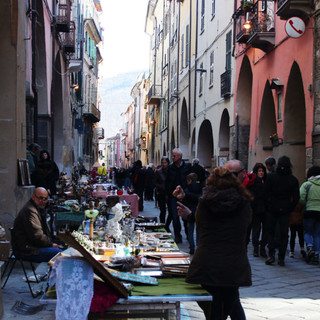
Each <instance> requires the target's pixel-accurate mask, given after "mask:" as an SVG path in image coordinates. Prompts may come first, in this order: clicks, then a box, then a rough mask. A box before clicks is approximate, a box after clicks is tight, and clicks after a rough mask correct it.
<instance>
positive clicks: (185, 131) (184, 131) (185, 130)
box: [179, 99, 189, 159]
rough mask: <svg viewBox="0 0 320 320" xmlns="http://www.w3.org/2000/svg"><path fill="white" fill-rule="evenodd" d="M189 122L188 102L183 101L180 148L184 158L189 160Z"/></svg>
mask: <svg viewBox="0 0 320 320" xmlns="http://www.w3.org/2000/svg"><path fill="white" fill-rule="evenodd" d="M188 144H189V122H188V111H187V103H186V100H185V99H183V102H182V108H181V116H180V143H179V148H180V149H181V151H182V153H183V158H184V159H188V158H189V148H188Z"/></svg>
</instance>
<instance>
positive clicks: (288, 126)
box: [278, 62, 306, 183]
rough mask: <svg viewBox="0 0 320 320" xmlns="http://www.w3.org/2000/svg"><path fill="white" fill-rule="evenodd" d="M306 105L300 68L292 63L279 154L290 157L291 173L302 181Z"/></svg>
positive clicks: (304, 165) (304, 170) (303, 173)
mask: <svg viewBox="0 0 320 320" xmlns="http://www.w3.org/2000/svg"><path fill="white" fill-rule="evenodd" d="M305 137H306V106H305V98H304V90H303V81H302V76H301V72H300V68H299V66H298V64H297V63H296V62H294V63H293V65H292V68H291V71H290V75H289V79H288V84H287V90H286V96H285V106H284V125H283V145H281V146H280V147H279V154H278V156H281V155H287V156H288V157H290V159H291V162H292V165H293V174H294V175H295V176H296V177H297V178H298V179H299V182H300V183H302V182H303V181H304V180H305V176H306V146H305V145H306V138H305Z"/></svg>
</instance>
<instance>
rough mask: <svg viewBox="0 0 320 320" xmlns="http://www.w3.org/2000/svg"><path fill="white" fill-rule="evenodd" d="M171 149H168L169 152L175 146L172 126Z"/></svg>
mask: <svg viewBox="0 0 320 320" xmlns="http://www.w3.org/2000/svg"><path fill="white" fill-rule="evenodd" d="M170 144H171V150H170V153H171V152H172V150H173V149H174V148H175V147H176V143H175V140H174V128H172V131H171V142H170Z"/></svg>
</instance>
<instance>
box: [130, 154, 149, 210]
mask: <svg viewBox="0 0 320 320" xmlns="http://www.w3.org/2000/svg"><path fill="white" fill-rule="evenodd" d="M145 182H146V172H145V170H144V169H143V168H142V162H141V160H137V161H136V162H135V163H134V164H133V172H132V185H133V190H134V193H136V194H137V195H138V196H139V211H143V191H144V186H145Z"/></svg>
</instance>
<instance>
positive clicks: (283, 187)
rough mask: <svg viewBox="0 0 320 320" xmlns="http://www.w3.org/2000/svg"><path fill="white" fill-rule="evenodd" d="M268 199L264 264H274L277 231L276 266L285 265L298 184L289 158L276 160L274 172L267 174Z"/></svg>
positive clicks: (297, 199) (297, 198)
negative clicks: (266, 247)
mask: <svg viewBox="0 0 320 320" xmlns="http://www.w3.org/2000/svg"><path fill="white" fill-rule="evenodd" d="M266 194H267V199H268V227H267V228H268V249H269V257H268V258H267V260H266V264H268V265H270V264H273V263H274V262H275V250H276V246H277V245H276V230H277V225H278V231H279V237H280V239H279V254H278V258H279V259H278V264H279V265H280V266H284V265H285V262H284V260H285V255H286V250H287V246H288V232H289V219H290V213H291V212H292V211H293V210H294V208H295V206H296V205H297V203H298V201H299V182H298V179H297V178H296V177H295V176H293V175H292V164H291V161H290V158H289V157H287V156H282V157H280V158H279V159H278V163H277V169H276V172H272V173H270V174H268V177H267V180H266Z"/></svg>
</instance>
